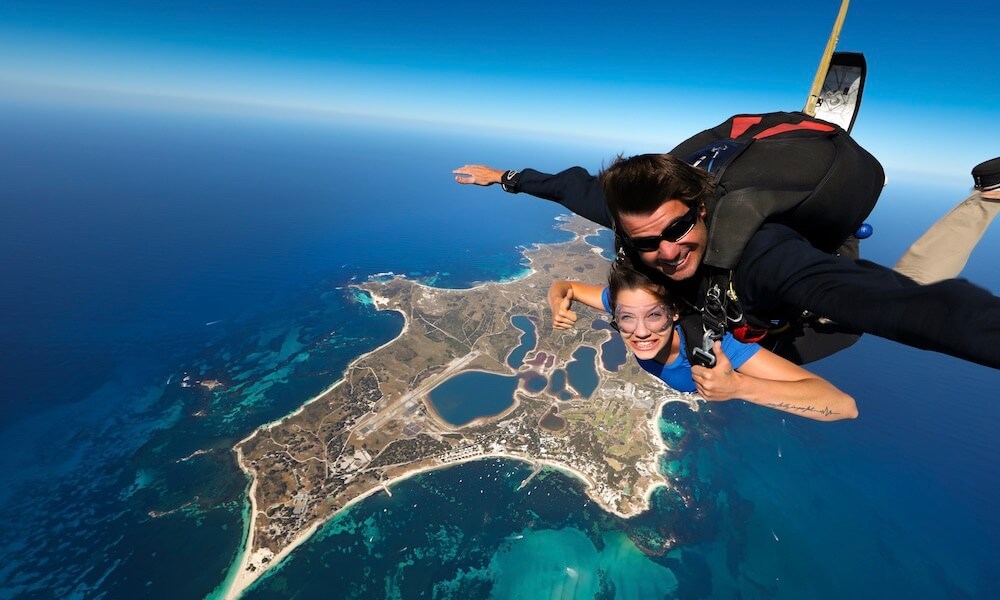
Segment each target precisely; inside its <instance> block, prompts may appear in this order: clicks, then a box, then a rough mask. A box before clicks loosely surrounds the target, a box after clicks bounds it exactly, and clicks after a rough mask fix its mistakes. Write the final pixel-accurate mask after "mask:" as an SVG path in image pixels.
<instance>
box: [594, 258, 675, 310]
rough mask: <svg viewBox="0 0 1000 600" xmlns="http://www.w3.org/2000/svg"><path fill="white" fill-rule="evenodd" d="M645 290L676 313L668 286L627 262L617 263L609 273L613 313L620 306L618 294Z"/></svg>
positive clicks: (609, 290) (609, 289)
mask: <svg viewBox="0 0 1000 600" xmlns="http://www.w3.org/2000/svg"><path fill="white" fill-rule="evenodd" d="M637 289H638V290H644V291H647V292H649V293H650V294H652V295H654V296H656V297H657V298H658V299H660V300H662V301H663V302H665V303H666V304H667V305H668V306H670V308H671V310H673V311H675V312H676V308H675V307H674V301H673V299H672V297H671V295H670V291H669V290H667V288H666V286H665V285H663V284H662V283H659V282H657V281H656V280H654V279H652V278H650V277H649V276H648V275H646V274H645V273H643V272H642V271H639V270H638V269H636V268H635V267H633V266H632V265H631V264H629V263H628V262H627V261H615V262H614V263H612V264H611V270H610V271H609V272H608V296H609V297H610V300H611V312H612V313H614V311H615V306H617V305H618V302H617V299H618V293H619V292H621V291H622V290H637Z"/></svg>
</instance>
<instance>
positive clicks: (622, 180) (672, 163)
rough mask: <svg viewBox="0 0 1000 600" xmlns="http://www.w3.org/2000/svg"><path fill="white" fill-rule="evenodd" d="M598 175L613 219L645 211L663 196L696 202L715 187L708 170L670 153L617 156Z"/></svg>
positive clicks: (706, 195)
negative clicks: (693, 165)
mask: <svg viewBox="0 0 1000 600" xmlns="http://www.w3.org/2000/svg"><path fill="white" fill-rule="evenodd" d="M599 177H600V178H601V185H602V186H603V187H604V197H605V199H606V200H607V203H608V209H610V210H611V214H612V215H614V217H615V219H617V218H618V216H619V215H646V214H649V213H651V212H654V211H655V210H656V209H658V208H659V207H660V206H661V205H662V204H663V203H664V202H666V201H667V200H674V199H676V200H680V201H681V202H683V203H684V204H686V205H687V206H696V205H699V204H702V203H704V201H705V198H706V197H708V196H709V195H711V194H712V193H714V191H715V181H714V179H713V178H712V176H711V175H710V174H709V173H708V172H706V171H703V170H701V169H698V168H696V167H692V166H691V165H689V164H687V163H686V162H684V161H683V160H681V159H679V158H677V157H675V156H673V155H670V154H640V155H637V156H632V157H629V158H622V157H621V156H618V158H617V159H615V161H614V162H613V163H611V166H609V167H608V168H607V169H604V171H602V172H601V174H600V176H599Z"/></svg>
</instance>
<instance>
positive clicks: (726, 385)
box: [691, 341, 743, 402]
mask: <svg viewBox="0 0 1000 600" xmlns="http://www.w3.org/2000/svg"><path fill="white" fill-rule="evenodd" d="M713 350H714V352H715V366H714V367H712V368H711V369H709V368H708V367H702V366H700V365H695V366H693V367H691V378H692V379H694V384H695V386H697V388H698V393H699V394H701V397H702V398H704V399H705V400H708V401H710V402H720V401H723V400H732V399H733V398H738V397H739V386H740V379H741V378H742V377H743V376H742V375H740V374H739V373H737V372H736V371H735V370H733V363H731V362H729V357H728V356H726V354H725V352H723V351H722V342H720V341H716V342H715V347H714V348H713Z"/></svg>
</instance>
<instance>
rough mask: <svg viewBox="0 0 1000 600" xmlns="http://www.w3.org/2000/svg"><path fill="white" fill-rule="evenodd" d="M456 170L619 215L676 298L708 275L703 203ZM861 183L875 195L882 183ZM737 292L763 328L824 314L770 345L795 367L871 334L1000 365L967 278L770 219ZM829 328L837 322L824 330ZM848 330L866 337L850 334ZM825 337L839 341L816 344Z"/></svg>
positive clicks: (999, 334) (995, 328)
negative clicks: (645, 201) (916, 271)
mask: <svg viewBox="0 0 1000 600" xmlns="http://www.w3.org/2000/svg"><path fill="white" fill-rule="evenodd" d="M843 135H846V134H843ZM690 142H691V140H689V141H688V142H685V143H682V144H681V146H679V147H678V148H676V149H674V151H672V152H671V153H670V154H672V155H673V154H676V155H678V156H684V155H686V154H687V152H686V151H688V150H691V148H692V147H693V146H692V144H691V143H690ZM694 145H697V144H694ZM656 156H662V155H656ZM634 158H642V157H634ZM629 160H632V159H629ZM615 168H616V167H615V166H612V167H611V170H614V169H615ZM455 173H456V175H457V177H456V180H457V181H458V182H460V183H473V184H478V185H491V184H493V183H500V184H501V185H503V187H504V189H505V190H506V191H508V192H512V193H518V192H525V193H528V194H531V195H533V196H537V197H540V198H544V199H547V200H553V201H555V202H558V203H560V204H562V205H563V206H565V207H566V208H568V209H570V210H571V211H573V212H574V213H576V214H578V215H580V216H582V217H584V218H586V219H588V220H590V221H593V222H595V223H597V224H600V225H603V226H605V227H609V228H612V227H613V223H614V222H615V217H617V221H618V233H619V235H620V236H621V237H623V238H625V240H626V243H627V242H628V241H629V240H638V239H641V238H647V239H646V240H645V242H646V243H645V244H644V247H647V248H650V240H654V241H658V244H654V245H655V249H649V250H648V251H640V252H637V255H638V257H639V259H640V260H641V261H642V262H643V263H644V264H645V265H646V266H648V267H652V268H654V269H656V270H658V271H659V272H660V273H662V274H663V276H665V277H666V278H667V279H668V280H670V281H671V282H672V284H671V289H672V290H673V291H674V292H675V293H677V294H678V295H680V296H681V297H682V298H692V297H694V296H696V295H697V294H698V293H699V282H700V280H702V279H704V276H705V271H706V267H705V266H704V265H703V260H704V258H705V252H706V242H707V231H708V228H707V226H706V219H708V220H709V221H710V220H711V215H710V214H709V212H708V210H707V209H706V206H705V199H704V198H701V199H694V200H692V199H690V198H689V199H686V200H687V201H684V200H682V199H680V198H678V197H672V198H671V197H668V198H666V199H663V200H661V201H658V206H655V207H650V210H648V211H639V212H638V213H637V214H624V213H623V212H622V211H621V210H618V211H616V214H613V213H612V211H611V210H610V209H609V207H608V203H607V201H606V199H605V190H604V189H602V185H601V181H600V180H599V179H598V178H597V177H595V176H593V175H591V174H589V173H588V172H587V171H586V170H584V169H582V168H580V167H573V168H571V169H567V170H566V171H562V172H560V173H557V174H555V175H549V174H545V173H541V172H538V171H535V170H532V169H525V170H523V171H520V172H518V171H499V170H495V169H491V168H489V167H485V166H482V165H467V166H465V167H462V168H460V169H456V170H455ZM881 183H882V181H881V180H879V181H878V182H877V185H878V186H879V187H881ZM859 185H860V186H863V187H864V186H867V187H868V188H870V187H871V186H872V185H873V183H872V182H870V181H861V182H859ZM626 193H627V190H626ZM875 194H876V196H877V192H876V193H875ZM619 195H620V194H619ZM710 208H711V206H709V209H710ZM688 225H690V227H688ZM682 230H685V231H682ZM678 234H681V235H678ZM656 238H659V239H658V240H657V239H656ZM732 285H733V288H734V290H735V292H736V294H737V295H738V297H739V299H740V302H741V304H742V309H743V311H744V312H745V314H746V316H747V318H748V319H747V320H748V321H749V322H750V323H751V324H752V325H754V326H757V327H761V326H763V327H767V326H769V325H774V324H777V323H778V322H780V321H786V322H791V323H793V324H795V323H801V319H800V316H801V315H802V314H803V313H804V312H808V313H812V314H813V315H821V316H822V317H825V319H822V320H821V321H820V323H819V324H817V323H816V322H815V321H814V322H812V323H810V324H807V325H806V326H805V327H804V328H803V326H802V325H801V324H800V325H794V326H793V328H792V331H791V332H786V334H785V335H784V336H780V335H779V336H777V337H776V339H772V341H771V342H770V343H769V342H768V340H767V339H765V340H763V341H762V342H761V343H762V345H765V346H768V347H771V348H772V349H773V350H774V351H775V352H776V353H777V354H780V355H782V356H784V357H785V358H788V359H789V360H792V361H793V362H797V363H800V364H804V363H807V362H810V361H812V360H816V359H819V358H822V357H824V356H828V355H829V354H832V353H833V352H836V351H837V350H839V349H841V348H843V347H845V346H847V345H849V344H850V342H851V340H852V339H856V337H857V335H858V334H859V333H860V332H865V333H871V334H873V335H877V336H879V337H884V338H886V339H890V340H893V341H897V342H900V343H903V344H906V345H909V346H914V347H917V348H922V349H927V350H934V351H937V352H943V353H945V354H950V355H952V356H956V357H958V358H962V359H965V360H969V361H972V362H976V363H979V364H982V365H986V366H990V367H993V368H1000V298H997V297H996V296H994V295H993V294H991V293H990V292H988V291H987V290H984V289H983V288H980V287H978V286H975V285H973V284H971V283H969V282H968V281H966V280H962V279H949V280H945V281H941V282H938V283H934V284H932V285H925V286H921V285H919V284H917V283H916V282H914V281H913V280H911V279H909V278H908V277H905V276H903V275H901V274H899V273H896V272H894V271H892V270H891V269H889V268H886V267H883V266H881V265H878V264H875V263H872V262H869V261H865V260H857V259H854V258H850V257H848V256H839V255H837V254H832V253H830V249H829V248H828V249H826V251H824V250H820V249H818V248H816V247H815V246H814V245H813V244H812V243H810V242H809V241H808V240H807V239H806V238H805V237H803V235H801V234H800V233H798V232H797V231H796V230H793V229H791V228H790V227H788V226H785V225H782V224H778V223H773V222H769V223H765V224H764V225H763V226H762V227H760V228H759V229H758V230H757V231H756V233H754V234H753V235H752V237H750V239H749V242H748V243H747V244H746V246H745V248H744V249H743V251H742V254H740V255H739V260H738V262H737V263H736V264H735V268H734V269H733V280H732ZM830 321H832V322H833V323H834V324H832V325H824V324H825V323H829V322H830ZM813 327H815V328H817V329H813ZM823 327H829V328H830V331H829V332H827V331H823ZM796 328H797V329H798V330H797V331H796ZM845 330H846V331H847V332H858V333H854V335H850V333H848V334H847V335H846V336H845ZM817 333H819V334H820V335H816V334H817ZM768 337H769V338H775V336H768ZM838 337H839V338H841V339H840V340H839V341H837V339H838ZM845 337H846V339H847V341H843V338H845ZM824 339H833V340H835V341H833V342H832V343H823V342H817V340H824Z"/></svg>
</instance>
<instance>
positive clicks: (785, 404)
mask: <svg viewBox="0 0 1000 600" xmlns="http://www.w3.org/2000/svg"><path fill="white" fill-rule="evenodd" d="M764 406H768V407H770V408H777V409H783V410H789V411H797V412H801V413H807V412H814V413H819V414H821V415H823V416H825V417H829V416H830V415H839V414H840V413H838V412H837V411H835V410H830V407H829V406H824V407H823V408H816V407H815V406H813V405H811V404H810V405H809V406H793V405H792V404H789V403H788V402H765V403H764Z"/></svg>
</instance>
